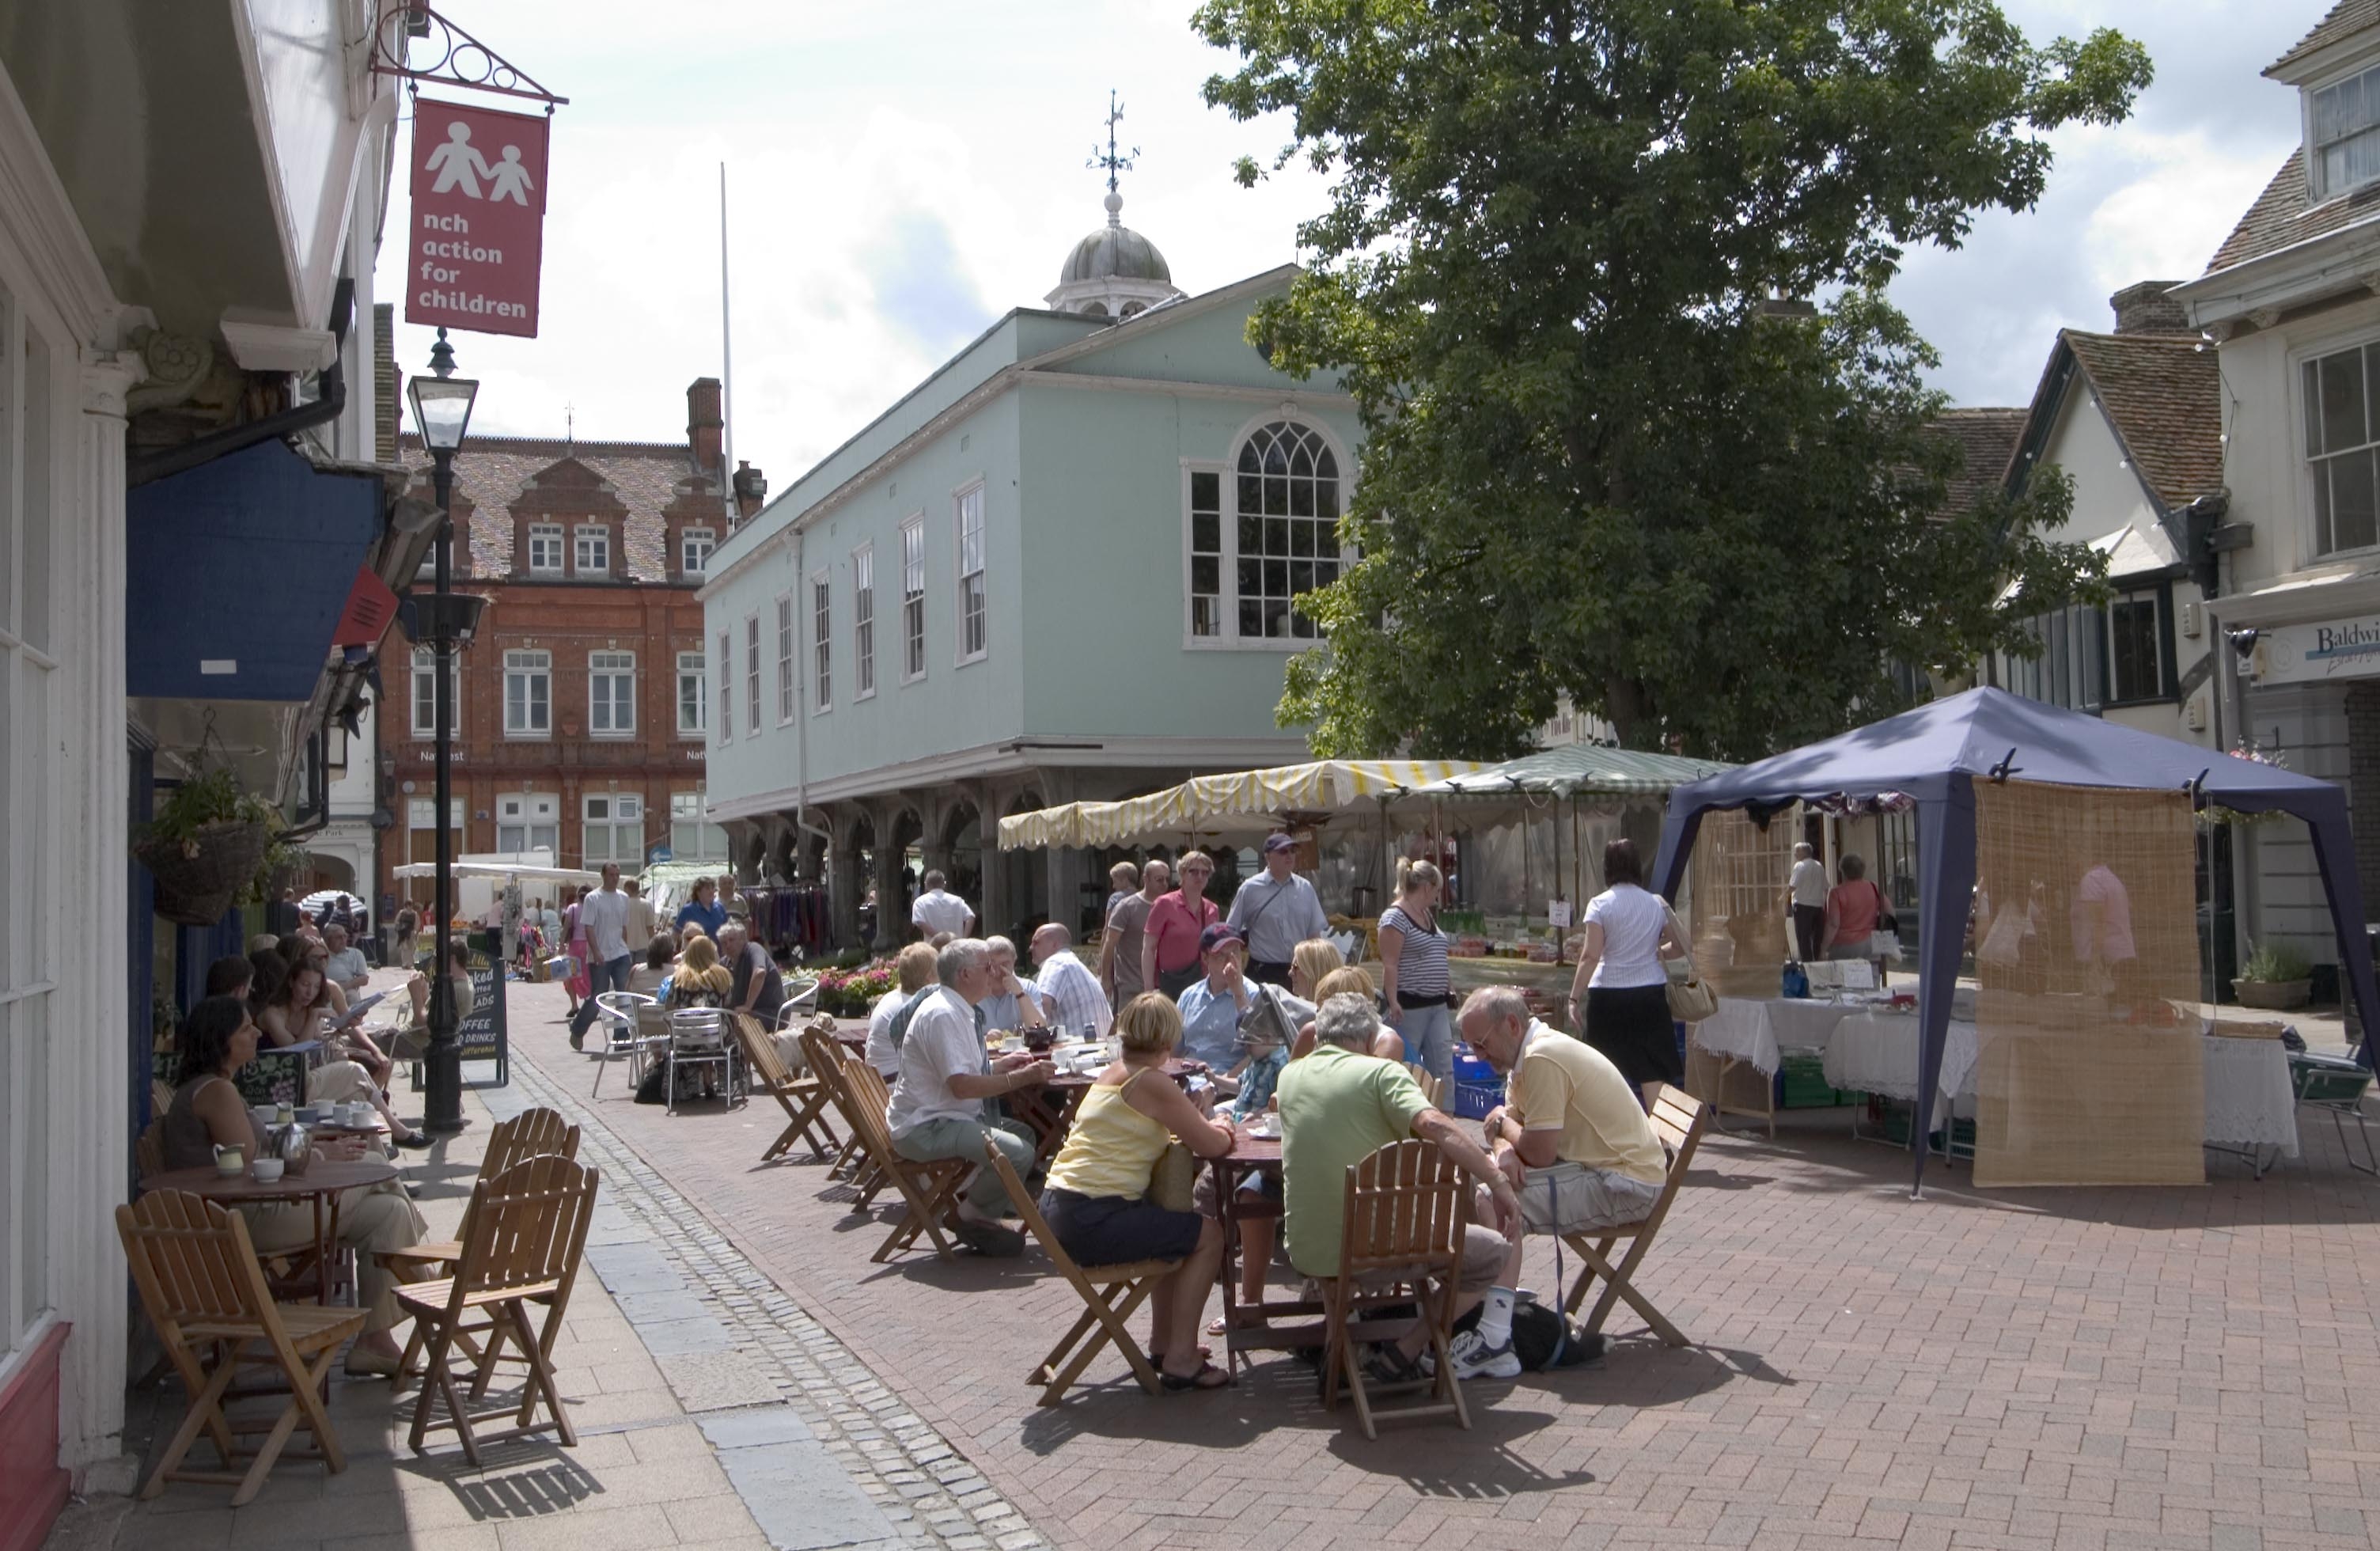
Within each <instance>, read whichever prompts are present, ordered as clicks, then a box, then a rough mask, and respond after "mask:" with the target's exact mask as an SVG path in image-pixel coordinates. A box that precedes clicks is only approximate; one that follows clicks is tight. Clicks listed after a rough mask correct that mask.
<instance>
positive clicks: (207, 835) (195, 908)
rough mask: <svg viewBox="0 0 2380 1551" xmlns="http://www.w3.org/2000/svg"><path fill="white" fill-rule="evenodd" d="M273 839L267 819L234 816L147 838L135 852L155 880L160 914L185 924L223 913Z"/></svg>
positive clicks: (203, 923) (210, 921) (205, 923)
mask: <svg viewBox="0 0 2380 1551" xmlns="http://www.w3.org/2000/svg"><path fill="white" fill-rule="evenodd" d="M272 844H273V832H272V830H270V829H268V828H267V827H266V826H265V825H263V824H261V823H251V822H248V821H244V820H239V819H233V820H230V821H227V822H225V823H220V824H206V825H201V826H200V828H199V829H198V830H197V831H196V832H194V833H193V834H192V835H191V836H190V838H189V839H188V840H187V841H181V842H175V841H167V840H144V841H140V842H137V843H136V844H135V845H134V846H133V847H132V854H133V855H134V856H135V857H137V858H139V860H140V865H141V866H145V867H147V868H148V869H149V872H150V875H151V876H152V877H153V878H155V879H156V883H157V914H158V915H162V916H164V918H165V919H166V920H168V921H172V922H175V923H176V924H177V925H180V926H185V927H212V926H213V925H214V924H215V923H216V922H218V921H220V920H222V919H223V918H224V915H225V912H227V911H229V910H230V909H231V907H232V902H233V901H235V900H237V898H238V897H239V893H240V891H241V890H243V889H245V888H247V887H248V885H249V883H251V882H253V881H254V880H255V878H256V869H257V868H258V867H260V866H263V864H264V854H265V852H266V851H267V850H268V849H270V848H271V846H272Z"/></svg>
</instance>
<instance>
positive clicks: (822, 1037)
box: [799, 1029, 846, 1109]
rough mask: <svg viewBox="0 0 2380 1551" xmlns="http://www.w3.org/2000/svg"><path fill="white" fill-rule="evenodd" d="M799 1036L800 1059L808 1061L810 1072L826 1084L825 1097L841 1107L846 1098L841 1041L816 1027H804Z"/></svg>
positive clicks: (838, 1107)
mask: <svg viewBox="0 0 2380 1551" xmlns="http://www.w3.org/2000/svg"><path fill="white" fill-rule="evenodd" d="M799 1037H800V1040H801V1046H802V1059H803V1060H807V1061H808V1062H809V1067H810V1072H811V1074H812V1075H814V1076H815V1077H817V1078H818V1080H819V1081H820V1083H822V1084H825V1085H826V1091H827V1097H829V1098H831V1099H832V1100H833V1101H834V1104H835V1107H836V1108H837V1109H841V1108H843V1107H844V1104H845V1102H846V1100H845V1098H844V1084H843V1057H844V1048H843V1045H842V1042H841V1041H839V1040H837V1039H835V1038H834V1037H833V1036H831V1035H826V1034H821V1033H820V1032H819V1031H818V1030H817V1029H804V1030H802V1032H801V1035H800V1036H799Z"/></svg>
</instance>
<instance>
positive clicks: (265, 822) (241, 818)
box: [134, 765, 303, 905]
mask: <svg viewBox="0 0 2380 1551" xmlns="http://www.w3.org/2000/svg"><path fill="white" fill-rule="evenodd" d="M223 824H261V825H262V826H263V827H264V829H265V831H266V833H268V834H269V835H271V836H272V837H273V839H272V842H271V843H270V844H268V845H267V846H266V847H265V850H264V854H263V858H262V860H261V861H260V862H259V863H258V864H257V866H256V871H255V873H254V874H253V875H252V876H251V877H249V879H248V881H247V882H245V883H244V884H242V885H241V887H240V890H239V892H238V894H237V896H236V897H235V898H234V899H233V901H232V903H233V904H235V905H243V904H255V903H260V902H261V901H262V900H263V899H264V898H265V896H266V892H267V891H268V890H269V888H270V887H271V885H272V882H273V878H274V877H275V876H276V875H278V874H279V873H281V872H283V871H285V870H286V869H287V868H289V867H291V866H294V865H295V864H296V863H297V860H298V858H299V857H300V856H301V855H302V854H303V852H302V851H301V849H300V848H299V847H297V846H295V845H291V844H288V843H287V842H284V841H283V840H282V839H281V830H282V824H281V810H280V809H279V808H277V807H275V806H273V804H271V803H269V802H267V801H266V800H265V799H264V798H262V797H261V796H259V795H257V794H255V793H253V792H250V791H249V790H247V789H246V788H245V787H243V786H241V785H240V783H239V781H238V778H237V777H236V776H234V775H233V774H232V772H231V770H230V769H229V768H228V767H226V766H222V765H217V766H213V767H212V768H210V769H204V770H202V771H200V773H199V774H196V775H193V776H191V777H190V778H189V779H188V780H187V781H185V782H182V783H181V784H180V785H178V786H176V787H174V788H172V789H171V790H170V791H168V792H167V793H166V794H165V795H164V798H163V799H162V800H160V801H159V803H158V804H157V811H156V814H155V816H154V817H152V818H151V819H150V820H149V822H148V823H146V824H143V825H141V826H140V828H139V830H138V831H137V832H136V833H135V835H134V842H135V843H136V845H138V846H141V847H154V848H167V849H171V850H174V851H177V852H179V853H180V854H182V855H183V856H184V857H185V858H186V859H196V858H197V856H198V855H199V853H200V848H201V846H202V845H203V844H204V842H205V841H206V839H207V831H208V830H212V828H214V827H215V826H217V825H223Z"/></svg>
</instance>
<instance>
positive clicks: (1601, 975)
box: [1570, 840, 1686, 1091]
mask: <svg viewBox="0 0 2380 1551" xmlns="http://www.w3.org/2000/svg"><path fill="white" fill-rule="evenodd" d="M1603 881H1604V883H1605V885H1606V887H1605V889H1604V891H1603V892H1601V893H1599V894H1597V895H1596V896H1595V898H1593V899H1591V900H1589V901H1587V902H1586V933H1585V936H1586V942H1585V947H1584V948H1582V949H1581V950H1580V951H1579V956H1578V974H1577V975H1574V976H1573V977H1572V979H1571V987H1570V1016H1571V1026H1573V1028H1576V1029H1578V1030H1579V1031H1580V1035H1581V1036H1582V1037H1583V1038H1585V1041H1586V1042H1587V1043H1588V1044H1589V1045H1592V1046H1594V1047H1595V1048H1597V1049H1598V1050H1600V1051H1602V1052H1603V1054H1604V1056H1605V1057H1606V1059H1608V1060H1609V1061H1610V1062H1611V1064H1612V1065H1614V1066H1616V1067H1618V1068H1619V1069H1620V1074H1621V1076H1623V1077H1625V1078H1627V1079H1628V1085H1629V1086H1630V1087H1633V1088H1637V1089H1639V1090H1640V1091H1641V1089H1642V1086H1643V1084H1646V1083H1649V1082H1652V1081H1654V1080H1655V1079H1656V1078H1658V1079H1659V1080H1660V1081H1662V1082H1664V1083H1670V1084H1677V1085H1678V1086H1681V1087H1682V1086H1684V1085H1685V1081H1686V1073H1685V1068H1684V1064H1683V1063H1682V1062H1681V1061H1680V1060H1679V1059H1678V1040H1677V1035H1676V1033H1675V1032H1674V1030H1673V1027H1672V1025H1671V1023H1670V973H1669V971H1668V970H1666V969H1664V968H1663V967H1662V965H1661V961H1662V960H1663V959H1675V958H1680V957H1682V956H1683V955H1684V953H1685V951H1686V949H1685V945H1684V943H1682V942H1681V941H1680V940H1679V939H1678V932H1677V929H1676V927H1674V926H1673V925H1672V924H1671V917H1670V906H1669V903H1668V902H1667V901H1665V900H1663V899H1662V898H1661V896H1660V895H1658V894H1655V893H1650V892H1647V891H1646V890H1645V865H1644V863H1643V862H1641V861H1639V860H1638V859H1637V856H1636V845H1635V842H1633V841H1626V840H1615V841H1613V842H1611V843H1610V844H1609V845H1607V846H1605V847H1604V848H1603Z"/></svg>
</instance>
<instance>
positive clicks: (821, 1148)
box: [735, 1018, 843, 1163]
mask: <svg viewBox="0 0 2380 1551" xmlns="http://www.w3.org/2000/svg"><path fill="white" fill-rule="evenodd" d="M735 1036H736V1037H737V1038H738V1039H740V1040H742V1041H743V1043H744V1060H745V1062H746V1064H747V1065H748V1066H750V1067H751V1069H752V1085H753V1086H754V1087H756V1088H758V1089H759V1090H760V1091H761V1092H763V1093H765V1094H768V1095H769V1096H770V1097H772V1098H774V1099H775V1100H776V1101H777V1103H778V1106H779V1107H780V1108H782V1109H783V1110H784V1111H785V1129H784V1130H783V1131H782V1132H780V1133H778V1135H777V1139H776V1140H775V1141H773V1142H771V1143H770V1144H769V1147H768V1150H767V1151H766V1152H763V1153H762V1154H761V1155H760V1161H761V1162H763V1163H773V1162H775V1161H776V1160H777V1159H778V1158H780V1157H783V1156H784V1155H785V1154H787V1153H789V1152H792V1151H793V1150H794V1144H795V1143H796V1142H807V1143H808V1144H809V1145H810V1156H811V1157H815V1158H817V1159H818V1160H819V1161H820V1162H824V1161H825V1160H826V1159H827V1158H829V1157H833V1156H834V1152H835V1149H836V1148H837V1147H839V1146H841V1145H843V1142H842V1138H840V1137H838V1136H836V1135H835V1133H834V1126H833V1124H832V1122H831V1121H828V1119H827V1115H826V1109H827V1105H828V1104H829V1103H831V1102H832V1095H831V1094H829V1092H828V1091H827V1086H826V1084H825V1083H824V1081H822V1080H821V1079H820V1077H819V1076H818V1075H817V1073H815V1072H801V1073H800V1074H798V1075H796V1074H795V1073H794V1072H790V1071H788V1070H787V1069H786V1067H785V1063H784V1061H783V1060H781V1059H780V1058H779V1057H778V1055H777V1042H776V1040H775V1039H774V1038H772V1037H771V1036H770V1035H769V1034H768V1033H766V1032H765V1031H764V1030H762V1029H761V1027H760V1025H759V1021H758V1020H755V1019H742V1018H739V1019H737V1020H736V1023H735ZM808 1059H809V1058H808V1054H807V1050H805V1052H804V1055H803V1060H805V1062H807V1060H808ZM821 1133H823V1134H824V1136H825V1138H826V1139H825V1140H824V1141H820V1140H819V1137H820V1134H821Z"/></svg>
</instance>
